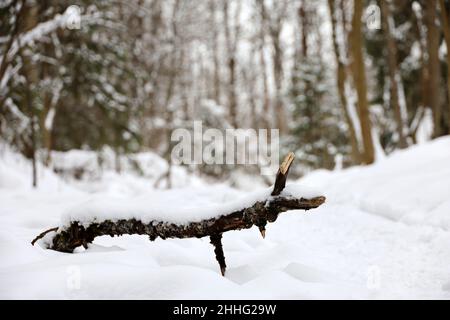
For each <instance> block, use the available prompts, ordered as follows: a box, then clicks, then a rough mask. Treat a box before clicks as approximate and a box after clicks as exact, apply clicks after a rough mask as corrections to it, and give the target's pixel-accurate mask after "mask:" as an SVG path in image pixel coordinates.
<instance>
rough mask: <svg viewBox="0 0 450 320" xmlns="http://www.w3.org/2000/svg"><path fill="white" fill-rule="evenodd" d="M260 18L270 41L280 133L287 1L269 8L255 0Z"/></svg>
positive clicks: (284, 125) (283, 128)
mask: <svg viewBox="0 0 450 320" xmlns="http://www.w3.org/2000/svg"><path fill="white" fill-rule="evenodd" d="M257 3H258V4H259V11H260V15H261V19H262V20H263V21H264V22H265V23H264V26H265V27H267V28H268V34H269V36H270V39H271V43H272V65H273V78H274V83H275V110H274V111H275V116H276V123H277V127H278V129H279V130H280V134H284V133H287V131H288V125H287V117H286V110H285V107H284V103H283V97H282V85H283V49H282V46H281V31H282V29H283V25H284V21H285V18H286V13H287V9H288V1H287V0H280V1H274V2H272V6H271V7H270V8H268V7H267V5H266V3H265V1H263V0H262V1H257Z"/></svg>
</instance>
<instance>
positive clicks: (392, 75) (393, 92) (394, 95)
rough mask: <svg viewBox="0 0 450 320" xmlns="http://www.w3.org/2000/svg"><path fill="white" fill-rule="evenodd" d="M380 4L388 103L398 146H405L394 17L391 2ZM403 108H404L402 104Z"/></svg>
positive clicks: (403, 111) (404, 111)
mask: <svg viewBox="0 0 450 320" xmlns="http://www.w3.org/2000/svg"><path fill="white" fill-rule="evenodd" d="M380 4H381V20H382V25H383V34H384V37H385V41H386V50H387V62H388V72H389V84H390V104H391V106H392V108H393V109H394V115H395V122H396V123H397V134H398V136H399V139H398V140H399V141H398V144H399V147H400V148H406V147H407V145H408V144H407V142H406V136H407V130H406V125H407V119H405V116H406V110H402V108H401V106H400V96H399V90H400V86H399V81H401V78H400V74H399V72H398V66H397V65H398V58H397V45H396V43H395V40H394V38H393V36H392V33H393V31H394V29H395V25H394V19H393V17H392V13H391V7H390V5H391V3H390V2H389V1H387V0H386V1H380ZM403 108H406V106H405V105H404V106H403Z"/></svg>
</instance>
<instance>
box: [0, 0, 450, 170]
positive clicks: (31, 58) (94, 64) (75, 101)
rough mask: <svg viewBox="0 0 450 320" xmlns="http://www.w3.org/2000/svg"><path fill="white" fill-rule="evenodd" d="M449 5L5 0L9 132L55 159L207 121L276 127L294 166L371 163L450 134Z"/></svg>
mask: <svg viewBox="0 0 450 320" xmlns="http://www.w3.org/2000/svg"><path fill="white" fill-rule="evenodd" d="M72 5H76V6H77V7H76V8H79V13H80V15H79V16H78V17H77V18H79V19H80V20H79V22H80V24H79V28H73V27H72V28H69V27H68V25H67V19H68V17H69V13H70V14H72V18H73V14H74V12H68V11H69V10H68V9H67V8H68V7H69V6H72ZM369 5H378V7H379V8H380V12H381V15H380V28H376V29H373V28H368V19H373V17H371V16H366V14H365V13H366V9H367V7H368V6H369ZM73 8H74V7H71V9H73ZM71 11H73V10H71ZM75 11H76V10H75ZM75 13H76V12H75ZM449 19H450V1H448V0H417V1H410V0H392V1H362V0H361V1H359V0H354V1H352V0H320V1H307V0H277V1H275V0H271V1H269V0H265V1H264V0H242V1H240V0H195V1H192V0H129V1H121V0H111V1H109V0H108V1H104V0H96V1H94V0H79V1H75V0H71V1H66V0H2V1H0V21H1V24H0V132H1V139H2V140H3V142H5V143H7V144H8V145H10V146H14V148H16V150H19V151H20V152H21V153H23V154H24V155H25V156H26V157H27V158H29V159H32V160H33V163H36V162H40V163H44V164H45V165H46V166H49V167H51V166H52V154H53V151H68V150H72V149H84V150H92V151H95V152H99V153H100V152H102V151H103V150H105V148H108V150H111V151H112V153H113V154H115V155H116V156H119V157H120V156H126V155H128V154H133V153H138V152H143V151H149V150H150V151H152V152H155V153H157V154H159V155H160V156H161V157H164V158H166V159H167V160H169V155H170V149H171V143H170V134H171V132H172V130H173V129H175V128H179V127H183V128H189V127H190V126H192V121H193V120H202V121H203V124H204V126H207V127H212V128H219V129H225V128H255V129H259V128H269V129H270V128H277V129H279V130H280V137H281V144H282V149H283V152H285V151H286V150H294V151H295V153H296V154H297V156H298V159H299V160H298V161H299V163H301V166H299V169H297V174H298V175H301V174H304V173H306V172H308V171H309V170H313V169H316V168H327V169H333V168H335V167H347V166H351V165H357V164H370V163H373V162H374V161H375V160H376V158H377V157H379V156H382V155H383V154H389V153H392V152H393V151H394V150H397V149H401V148H406V147H408V146H410V145H413V144H416V143H420V142H422V141H424V140H427V139H433V138H436V137H439V136H443V135H447V134H450V80H449V73H450V72H449V70H450V57H449V54H448V51H449V50H448V48H449V46H450V27H449ZM209 169H210V168H207V167H204V168H202V167H200V168H197V169H196V170H204V171H205V172H206V173H208V174H214V175H215V176H217V177H224V176H225V177H226V174H227V172H226V171H227V170H228V169H227V168H225V167H221V169H220V170H214V171H211V170H209ZM116 170H117V171H120V170H121V168H120V161H117V163H116Z"/></svg>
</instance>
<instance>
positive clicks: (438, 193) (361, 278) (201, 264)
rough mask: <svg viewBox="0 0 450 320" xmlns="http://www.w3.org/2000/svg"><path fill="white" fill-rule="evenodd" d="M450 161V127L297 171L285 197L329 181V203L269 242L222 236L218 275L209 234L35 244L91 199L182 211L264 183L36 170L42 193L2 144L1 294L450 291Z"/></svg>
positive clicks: (247, 233)
mask: <svg viewBox="0 0 450 320" xmlns="http://www.w3.org/2000/svg"><path fill="white" fill-rule="evenodd" d="M449 164H450V137H444V138H441V139H438V140H434V141H431V142H425V143H423V144H421V145H419V146H415V147H412V148H409V149H407V150H404V151H398V152H396V153H394V154H393V155H390V156H388V157H386V158H385V159H382V160H380V161H378V162H377V163H376V164H374V165H372V166H368V167H356V168H351V169H344V170H338V171H333V172H329V171H324V170H319V171H314V172H312V173H311V174H310V175H308V176H306V177H305V178H303V179H301V180H299V181H291V182H292V184H290V185H288V187H287V189H286V192H287V193H290V194H293V193H294V194H298V193H301V194H306V193H308V192H312V193H311V194H314V192H315V191H314V189H317V190H321V191H323V193H324V195H325V196H326V197H327V202H326V204H325V205H323V206H322V207H320V208H318V209H315V210H312V211H309V212H308V213H307V214H306V213H305V212H303V211H293V212H288V213H284V214H282V215H280V217H279V219H278V220H277V221H276V223H274V224H269V225H268V226H267V227H266V228H267V233H266V239H264V240H263V239H262V238H261V236H260V234H259V232H258V230H257V228H253V229H250V230H242V231H235V232H234V231H233V232H228V233H226V234H224V237H223V245H224V251H225V256H226V262H227V266H228V268H227V273H226V276H225V277H222V276H221V275H220V272H219V268H218V265H217V262H216V261H215V258H214V253H213V247H212V246H211V244H210V243H209V239H206V238H205V239H184V240H178V239H169V240H161V239H157V240H156V241H154V242H150V241H149V240H148V238H147V237H145V236H122V237H116V238H110V237H100V238H98V239H96V240H95V241H94V243H93V244H92V245H90V246H89V248H88V249H87V250H84V249H80V250H77V252H76V253H74V254H66V253H59V252H55V251H51V250H45V249H43V248H42V247H40V246H35V247H33V246H31V245H30V241H31V240H32V239H33V238H34V237H35V236H36V235H37V234H39V233H40V232H42V231H43V230H45V229H47V228H50V227H53V226H58V225H59V224H60V223H61V219H62V217H63V215H64V213H66V214H67V213H69V212H72V213H73V212H75V211H77V210H78V211H79V212H78V213H77V214H85V213H82V210H80V209H81V208H82V207H83V206H85V207H86V208H88V209H89V210H94V211H96V210H98V209H102V210H99V211H96V212H98V213H102V214H112V213H106V212H104V211H103V208H101V206H102V205H105V206H106V207H107V208H111V210H112V211H116V212H119V210H118V208H122V209H124V210H126V211H127V212H130V213H131V211H130V210H129V209H130V208H132V207H138V208H140V207H139V203H135V201H134V200H135V199H141V200H142V201H143V202H147V201H148V203H152V201H154V203H158V204H165V208H164V209H171V210H175V208H179V209H180V211H179V213H180V214H186V212H187V213H189V210H190V207H194V206H195V207H198V208H200V207H213V208H222V204H223V206H232V205H235V206H238V205H243V202H241V200H240V199H247V200H246V201H250V199H252V200H255V199H257V198H258V197H259V196H260V195H261V196H263V195H267V190H266V189H265V188H263V187H261V186H258V185H255V186H254V190H249V191H252V192H250V193H249V194H246V193H245V192H244V191H242V190H236V189H233V188H231V187H229V186H227V185H225V184H220V185H209V184H206V183H205V182H201V181H200V180H198V179H187V180H186V184H184V185H183V186H180V187H178V188H175V189H172V190H170V191H162V190H154V189H153V187H152V183H148V184H146V183H145V181H146V178H138V177H136V176H135V175H133V174H128V173H122V174H120V175H119V174H114V173H112V172H109V171H108V172H106V173H107V174H105V175H104V176H103V177H102V178H101V179H104V181H103V182H102V181H100V182H98V183H97V185H96V186H95V187H93V186H92V183H93V182H92V181H79V182H77V183H76V184H73V183H72V182H70V181H69V182H63V181H61V179H59V178H58V177H57V176H56V175H54V174H53V173H52V172H51V171H49V170H45V169H44V168H42V167H40V168H39V176H40V188H38V189H37V190H32V189H31V188H30V187H29V180H30V178H29V177H30V168H29V163H28V162H27V161H25V160H24V159H23V158H21V157H20V156H18V155H17V154H15V153H13V152H12V151H11V150H9V149H8V148H5V147H4V146H1V145H0V298H3V299H16V298H22V299H23V298H25V299H26V298H30V299H49V298H54V299H94V298H96V299H107V298H108V299H199V298H204V299H214V298H224V299H243V298H252V299H264V298H273V299H311V298H324V299H343V298H350V299H364V298H367V299H383V298H384V299H398V298H402V299H413V298H414V299H431V298H434V299H449V298H450V289H449V288H450V272H449V268H448V266H449V264H450V247H449V245H448V244H449V243H450V214H449V212H450V197H449V195H450V166H449ZM150 171H151V170H150ZM112 177H113V178H112ZM177 177H178V176H177ZM150 180H151V179H150ZM255 181H256V180H255ZM83 184H84V186H85V188H83ZM109 184H111V186H109ZM108 186H109V187H108ZM307 186H309V187H310V188H309V187H307ZM298 188H300V189H298ZM146 197H147V198H146ZM252 197H253V198H252ZM102 199H115V200H114V201H115V203H117V206H112V203H106V204H102V203H101V201H102ZM96 201H100V204H99V207H97V206H93V205H92V203H96ZM242 201H243V200H242ZM140 210H144V209H143V208H140ZM145 210H149V211H148V212H150V211H153V210H154V209H153V208H148V209H145ZM168 211H169V210H166V212H168ZM121 212H122V211H121ZM123 212H125V211H123ZM155 212H156V210H155ZM158 214H161V217H162V215H163V213H162V212H159V211H158ZM172 214H174V217H175V212H172ZM189 214H193V215H194V213H193V212H191V213H189ZM197 214H199V213H195V215H197ZM164 218H167V217H166V216H164ZM184 218H186V217H184Z"/></svg>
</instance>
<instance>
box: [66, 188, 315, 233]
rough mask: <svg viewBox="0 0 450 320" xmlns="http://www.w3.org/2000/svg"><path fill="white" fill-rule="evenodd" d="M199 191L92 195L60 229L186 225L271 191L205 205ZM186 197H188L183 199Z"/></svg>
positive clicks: (288, 191)
mask: <svg viewBox="0 0 450 320" xmlns="http://www.w3.org/2000/svg"><path fill="white" fill-rule="evenodd" d="M199 190H200V189H197V190H194V192H193V194H191V192H190V191H189V190H183V191H182V192H183V196H181V195H180V193H181V192H180V191H181V190H178V189H174V190H166V191H159V190H153V191H151V192H147V193H145V194H140V195H139V196H135V197H130V196H127V197H123V196H122V197H118V196H108V195H104V194H99V195H95V196H92V197H91V198H90V199H89V200H87V201H86V202H84V203H83V204H80V205H76V206H75V207H73V208H71V209H69V210H68V211H67V212H65V213H64V214H63V216H62V222H61V226H68V225H69V224H70V222H72V221H78V222H80V223H81V224H82V225H86V226H87V225H89V224H90V223H92V222H101V221H105V220H111V221H117V220H120V219H133V218H134V219H137V220H141V221H142V222H143V223H150V222H152V221H156V222H158V221H162V222H169V223H177V224H187V223H189V222H198V221H201V220H206V219H210V218H215V217H220V216H222V215H225V214H229V213H232V212H235V211H238V210H241V209H244V208H247V207H251V206H252V205H254V204H255V203H256V202H258V201H265V200H267V199H269V198H270V193H271V192H272V188H266V189H262V190H259V191H256V192H253V193H250V194H245V195H244V196H242V195H240V196H237V199H233V200H231V201H227V198H226V196H225V197H223V198H222V197H220V198H219V199H217V201H214V202H213V203H209V202H207V203H205V202H204V201H202V199H201V198H200V199H196V197H198V196H197V193H198V191H199ZM207 192H211V193H219V194H220V193H222V192H223V190H221V188H220V187H219V188H217V187H208V188H207V189H206V191H203V192H202V194H203V196H205V193H207ZM225 192H226V190H225ZM186 195H189V196H188V197H186ZM281 196H285V197H295V198H307V199H310V198H314V197H318V196H321V193H320V192H319V191H317V190H314V189H310V188H305V187H304V186H299V185H293V184H291V185H287V186H286V188H285V189H284V190H283V192H282V193H281ZM233 198H235V197H233ZM199 204H201V205H199Z"/></svg>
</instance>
